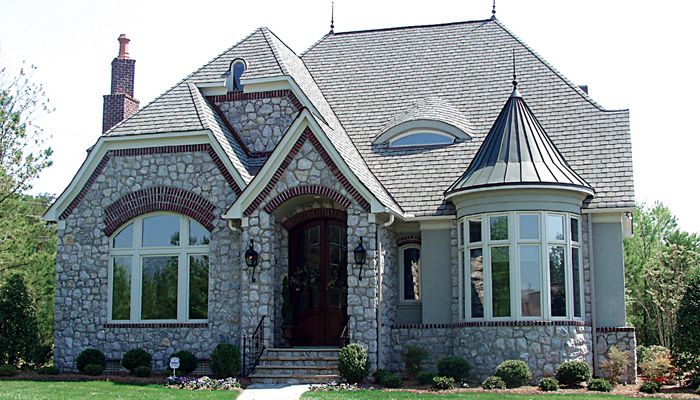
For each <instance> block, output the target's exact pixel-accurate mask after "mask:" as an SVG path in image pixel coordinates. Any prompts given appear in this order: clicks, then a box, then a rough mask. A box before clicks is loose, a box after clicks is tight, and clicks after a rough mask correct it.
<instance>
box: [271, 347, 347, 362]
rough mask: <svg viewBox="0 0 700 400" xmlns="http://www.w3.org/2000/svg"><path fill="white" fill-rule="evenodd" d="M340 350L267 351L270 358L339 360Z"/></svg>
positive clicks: (300, 348)
mask: <svg viewBox="0 0 700 400" xmlns="http://www.w3.org/2000/svg"><path fill="white" fill-rule="evenodd" d="M339 351H340V349H338V348H334V347H328V348H326V347H309V348H305V347H291V348H288V349H287V348H272V349H267V350H266V351H265V356H266V357H269V358H335V359H337V358H338V352H339Z"/></svg>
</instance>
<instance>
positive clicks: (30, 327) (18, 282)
mask: <svg viewBox="0 0 700 400" xmlns="http://www.w3.org/2000/svg"><path fill="white" fill-rule="evenodd" d="M1 148H2V146H0V149H1ZM0 152H1V150H0ZM38 335H39V334H38V330H37V322H36V316H35V311H34V303H33V302H32V299H31V297H30V296H29V293H28V292H27V286H26V285H25V283H24V279H23V278H22V276H20V275H19V274H12V275H10V276H9V277H8V278H7V279H6V280H5V282H4V283H2V282H0V364H10V365H14V366H16V367H17V366H19V364H20V361H24V362H31V361H32V352H33V351H34V350H35V349H36V347H37V346H38V345H39V336H38Z"/></svg>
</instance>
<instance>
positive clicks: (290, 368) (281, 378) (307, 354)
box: [250, 347, 340, 384]
mask: <svg viewBox="0 0 700 400" xmlns="http://www.w3.org/2000/svg"><path fill="white" fill-rule="evenodd" d="M338 351H340V349H337V348H326V347H303V348H300V347H293V348H289V349H283V348H277V349H274V348H273V349H266V350H265V352H264V353H263V355H262V357H260V362H259V363H258V366H257V367H255V371H254V372H253V374H251V375H250V380H251V382H252V383H277V384H301V383H327V382H330V381H338V380H339V379H340V376H339V375H338Z"/></svg>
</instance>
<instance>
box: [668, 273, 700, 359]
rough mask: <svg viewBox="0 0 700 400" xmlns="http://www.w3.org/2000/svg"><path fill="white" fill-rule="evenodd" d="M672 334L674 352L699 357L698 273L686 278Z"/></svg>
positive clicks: (699, 311)
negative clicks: (685, 286)
mask: <svg viewBox="0 0 700 400" xmlns="http://www.w3.org/2000/svg"><path fill="white" fill-rule="evenodd" d="M674 336H675V337H674V339H675V340H674V341H673V350H674V354H677V353H678V354H679V353H690V354H693V355H694V356H696V357H700V274H695V275H694V276H692V277H691V278H690V279H689V280H688V286H687V288H686V290H685V293H684V294H683V299H682V300H681V302H680V306H679V307H678V314H677V317H676V329H675V332H674Z"/></svg>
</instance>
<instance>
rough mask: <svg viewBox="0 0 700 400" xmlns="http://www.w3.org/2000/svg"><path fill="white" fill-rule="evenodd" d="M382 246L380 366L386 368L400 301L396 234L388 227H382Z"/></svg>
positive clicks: (380, 232)
mask: <svg viewBox="0 0 700 400" xmlns="http://www.w3.org/2000/svg"><path fill="white" fill-rule="evenodd" d="M379 243H380V246H381V253H380V255H379V257H380V263H381V278H382V283H381V291H382V293H381V304H380V310H381V330H380V333H381V338H380V343H379V346H380V355H379V364H378V368H386V367H387V366H388V365H389V363H390V361H391V357H392V355H391V352H392V346H391V325H393V324H394V323H396V309H397V305H398V303H399V268H400V266H399V259H398V249H397V244H396V234H394V232H392V231H391V230H389V229H387V228H380V230H379Z"/></svg>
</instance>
